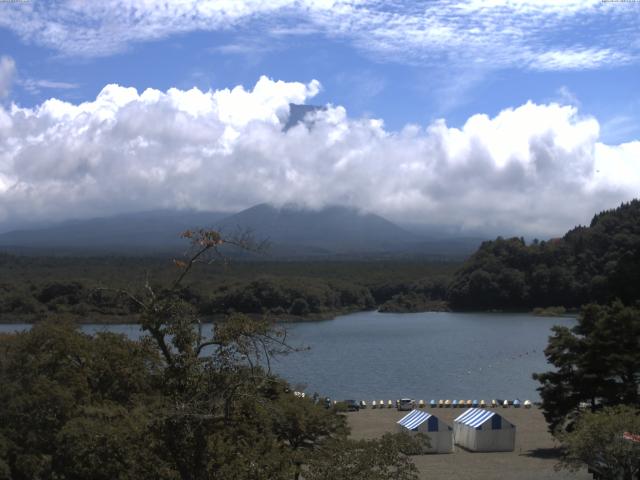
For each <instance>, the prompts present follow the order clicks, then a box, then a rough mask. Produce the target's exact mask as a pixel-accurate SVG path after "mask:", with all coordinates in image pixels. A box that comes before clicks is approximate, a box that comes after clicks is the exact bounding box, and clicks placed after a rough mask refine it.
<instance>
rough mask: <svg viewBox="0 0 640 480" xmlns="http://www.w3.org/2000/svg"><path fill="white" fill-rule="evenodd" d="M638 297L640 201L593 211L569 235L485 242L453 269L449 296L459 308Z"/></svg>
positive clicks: (570, 305)
mask: <svg viewBox="0 0 640 480" xmlns="http://www.w3.org/2000/svg"><path fill="white" fill-rule="evenodd" d="M614 298H619V299H621V300H622V301H624V302H625V303H633V302H635V301H636V300H638V299H640V201H639V200H633V201H631V202H629V203H624V204H622V205H621V206H620V207H618V208H616V209H614V210H608V211H604V212H601V213H599V214H597V215H596V216H594V217H593V220H592V221H591V224H590V225H589V227H582V226H579V227H576V228H574V229H573V230H571V231H569V232H568V233H567V234H566V235H565V236H564V237H562V238H559V239H554V240H550V241H547V242H544V241H541V242H538V241H535V240H534V241H533V242H532V243H531V244H530V245H526V243H525V241H524V240H523V239H522V238H510V239H503V238H500V237H499V238H498V239H496V240H495V241H490V242H484V243H483V244H482V245H481V247H480V249H479V250H478V251H477V252H476V253H475V254H474V255H473V256H472V257H471V258H470V259H469V260H467V262H465V264H464V265H463V267H462V268H461V269H460V270H458V272H456V274H455V276H454V279H453V281H452V282H451V284H450V286H449V291H448V299H449V302H450V304H451V306H452V307H453V308H456V309H504V308H513V309H521V308H534V307H548V306H564V307H567V308H576V307H580V306H581V305H583V304H586V303H590V302H599V303H607V302H610V301H611V300H612V299H614Z"/></svg>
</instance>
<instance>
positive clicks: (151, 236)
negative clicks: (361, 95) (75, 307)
mask: <svg viewBox="0 0 640 480" xmlns="http://www.w3.org/2000/svg"><path fill="white" fill-rule="evenodd" d="M193 228H214V229H217V230H220V231H222V233H224V234H225V235H227V236H233V235H236V234H237V233H239V232H246V231H250V232H251V234H252V236H253V238H254V239H255V240H256V241H267V242H268V243H269V245H270V247H269V249H268V252H267V254H268V257H270V258H297V259H301V258H305V259H312V258H326V257H328V256H333V257H335V256H344V257H348V258H353V257H367V258H378V257H380V256H385V257H386V256H394V257H399V256H403V257H416V256H431V257H446V258H453V257H455V258H461V257H466V256H468V255H470V254H471V253H472V252H473V251H475V249H476V248H477V247H478V245H479V244H480V240H479V239H473V238H469V239H467V238H427V237H424V236H421V235H419V234H416V233H412V232H409V231H407V230H405V229H403V228H401V227H399V226H398V225H396V224H394V223H392V222H390V221H388V220H386V219H384V218H382V217H380V216H378V215H375V214H371V213H366V214H365V213H360V212H358V211H356V210H354V209H350V208H346V207H339V206H333V207H326V208H322V209H319V210H312V209H304V208H297V207H292V206H285V207H282V208H276V207H273V206H271V205H268V204H260V205H256V206H254V207H251V208H248V209H246V210H243V211H241V212H239V213H236V214H233V215H229V214H225V213H220V212H196V211H192V210H156V211H148V212H137V213H128V214H121V215H115V216H111V217H102V218H93V219H89V220H72V221H66V222H62V223H59V224H55V225H50V226H46V227H40V228H31V229H22V230H14V231H11V232H7V233H4V234H0V248H2V249H3V250H7V251H11V252H14V253H23V254H28V253H38V254H43V253H44V254H47V253H51V254H98V253H118V254H124V253H126V254H133V255H141V254H142V255H144V254H163V253H164V254H166V253H169V252H170V253H175V252H178V251H182V249H184V248H185V247H186V245H187V242H186V241H185V240H183V239H181V238H180V233H181V232H183V231H184V230H187V229H193ZM225 253H227V254H230V255H236V254H238V252H237V251H234V252H232V251H231V250H229V251H225ZM243 256H246V255H244V254H243ZM260 258H264V257H260Z"/></svg>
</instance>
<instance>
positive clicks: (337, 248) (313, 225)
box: [216, 204, 419, 255]
mask: <svg viewBox="0 0 640 480" xmlns="http://www.w3.org/2000/svg"><path fill="white" fill-rule="evenodd" d="M216 226H217V227H218V228H219V229H220V230H222V231H223V232H226V233H233V232H234V231H237V230H250V231H251V232H252V233H253V235H254V236H255V237H256V238H257V239H266V240H268V241H269V242H271V243H272V244H273V248H275V249H276V250H274V253H275V254H287V250H289V252H291V251H296V252H298V253H299V254H301V253H303V252H305V253H306V254H309V255H314V254H319V255H322V254H325V255H326V254H346V253H351V254H355V253H372V252H397V251H399V250H402V249H404V248H407V247H408V246H409V245H411V244H412V243H414V242H417V241H418V240H419V237H417V236H416V235H414V234H412V233H409V232H407V231H406V230H403V229H402V228H400V227H398V226H397V225H396V224H394V223H392V222H390V221H388V220H386V219H384V218H382V217H380V216H378V215H375V214H371V213H368V214H363V213H359V212H357V211H356V210H353V209H350V208H346V207H339V206H333V207H325V208H323V209H321V210H310V209H304V208H296V207H283V208H276V207H273V206H271V205H268V204H260V205H256V206H254V207H251V208H248V209H247V210H243V211H242V212H240V213H237V214H235V215H232V216H230V217H227V218H225V219H224V220H222V221H220V222H218V223H217V224H216Z"/></svg>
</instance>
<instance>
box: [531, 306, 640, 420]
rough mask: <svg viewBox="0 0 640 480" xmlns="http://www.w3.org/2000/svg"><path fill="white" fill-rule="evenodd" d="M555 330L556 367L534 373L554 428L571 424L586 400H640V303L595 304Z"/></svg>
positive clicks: (595, 404)
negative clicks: (638, 305)
mask: <svg viewBox="0 0 640 480" xmlns="http://www.w3.org/2000/svg"><path fill="white" fill-rule="evenodd" d="M553 332H554V334H553V336H552V337H551V338H550V339H549V345H548V346H547V348H546V349H545V355H546V356H547V359H548V361H549V363H551V364H552V365H553V366H554V367H556V369H555V370H554V371H550V372H545V373H539V374H534V379H536V380H538V381H539V382H540V383H541V386H540V387H539V388H538V391H539V392H540V396H541V397H542V406H543V410H544V414H545V418H546V419H547V422H548V423H549V425H550V428H551V430H552V431H557V430H560V429H563V428H566V427H568V428H571V424H572V422H573V421H574V419H575V417H576V415H578V414H579V412H580V405H581V404H587V405H589V406H590V408H591V409H592V410H594V411H595V410H596V409H597V408H599V407H600V406H603V405H604V406H607V405H619V404H637V403H638V402H639V401H640V395H639V391H640V348H639V347H640V309H638V308H633V307H625V306H624V305H622V303H620V302H615V303H614V304H613V305H612V306H610V307H603V306H599V305H589V306H587V307H586V308H585V309H584V310H583V312H582V315H581V317H580V319H579V321H578V324H577V325H576V326H575V327H573V328H571V329H569V328H567V327H558V326H556V327H554V328H553Z"/></svg>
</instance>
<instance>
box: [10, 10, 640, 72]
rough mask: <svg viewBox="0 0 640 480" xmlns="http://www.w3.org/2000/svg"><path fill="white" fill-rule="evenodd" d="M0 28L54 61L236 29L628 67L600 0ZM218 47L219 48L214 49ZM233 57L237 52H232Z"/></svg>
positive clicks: (617, 18) (632, 29)
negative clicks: (46, 51)
mask: <svg viewBox="0 0 640 480" xmlns="http://www.w3.org/2000/svg"><path fill="white" fill-rule="evenodd" d="M0 27H5V28H7V29H10V30H12V31H13V32H15V33H16V34H17V35H18V36H19V37H20V38H21V39H22V40H23V41H25V42H28V43H35V44H38V45H42V46H45V47H48V48H51V49H53V50H55V51H59V52H61V53H62V54H63V55H70V56H85V57H94V56H104V55H112V54H114V53H117V52H121V51H123V50H125V49H127V48H129V47H131V46H132V45H134V44H136V43H139V42H145V41H155V40H159V39H164V38H168V37H171V36H173V35H178V34H184V33H188V32H194V31H223V30H227V31H228V30H230V29H232V30H234V31H242V37H243V38H244V39H245V40H246V38H247V37H251V38H255V39H258V40H257V41H256V42H249V43H246V44H242V50H243V51H244V50H245V49H246V47H247V45H249V47H250V48H251V44H252V43H253V45H256V47H255V48H264V45H268V44H269V43H272V42H273V41H274V40H275V39H277V38H281V37H283V36H285V37H290V36H298V35H309V34H320V35H324V36H327V37H331V38H340V39H344V40H346V41H349V42H351V43H352V44H353V45H355V46H356V47H357V48H360V49H362V50H365V51H369V52H371V53H372V54H373V55H374V56H375V57H376V58H378V59H380V58H384V59H386V60H390V61H401V62H405V63H419V64H421V65H423V64H425V63H427V64H430V65H441V64H443V63H458V64H460V65H461V66H469V65H473V66H474V67H475V68H525V69H532V70H566V69H569V70H575V69H594V68H609V67H615V66H619V65H625V64H629V63H633V62H636V61H637V60H638V57H639V56H640V44H638V43H637V42H633V41H629V39H630V38H635V36H636V33H637V31H638V28H639V27H640V16H638V15H637V12H636V9H635V6H634V5H629V4H626V5H625V4H624V3H603V2H601V0H457V1H452V0H396V1H394V2H381V1H379V0H270V1H268V2H265V1H263V0H174V1H171V2H166V1H162V0H145V1H141V0H140V1H137V0H103V1H101V2H84V1H75V0H66V1H64V0H58V1H49V2H40V1H37V2H36V1H33V2H27V3H21V4H19V5H11V4H7V5H0ZM221 48H223V47H221ZM236 50H237V46H236Z"/></svg>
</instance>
